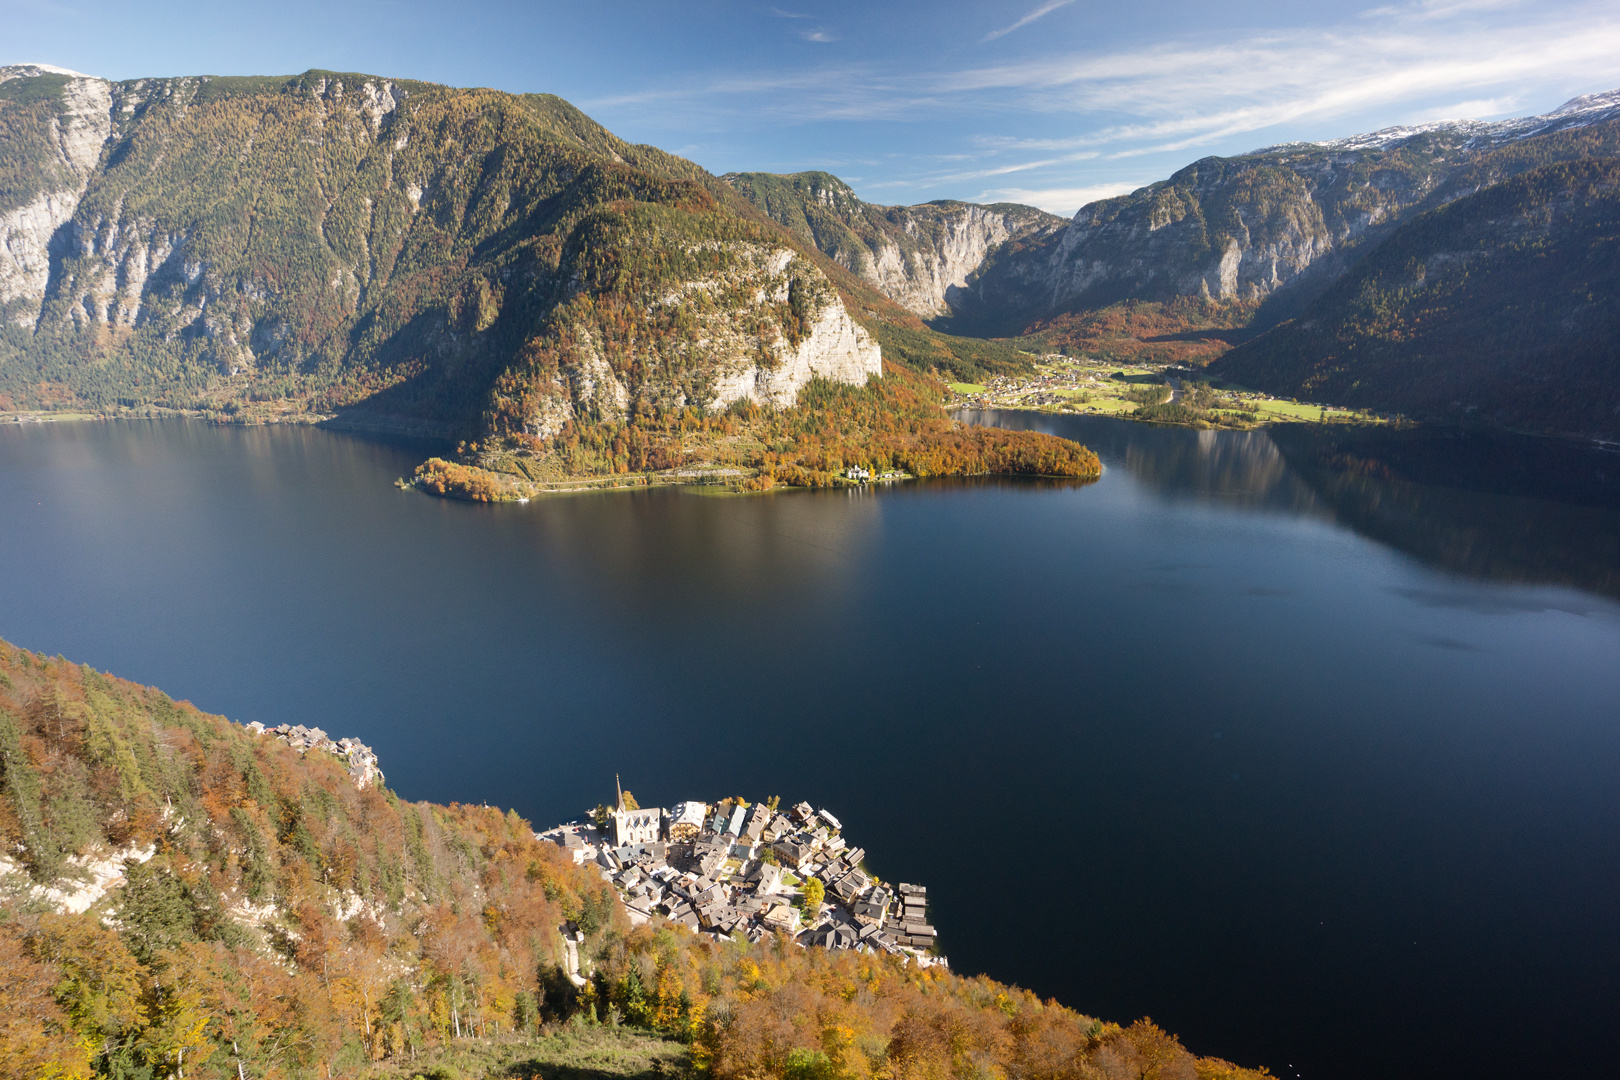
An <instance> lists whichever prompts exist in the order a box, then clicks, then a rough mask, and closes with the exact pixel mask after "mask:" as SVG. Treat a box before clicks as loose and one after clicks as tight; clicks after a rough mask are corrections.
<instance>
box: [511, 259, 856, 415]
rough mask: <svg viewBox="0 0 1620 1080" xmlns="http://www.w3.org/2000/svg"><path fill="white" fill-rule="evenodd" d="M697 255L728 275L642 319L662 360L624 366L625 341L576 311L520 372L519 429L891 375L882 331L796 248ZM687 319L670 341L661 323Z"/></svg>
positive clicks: (671, 297) (778, 401)
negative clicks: (551, 348)
mask: <svg viewBox="0 0 1620 1080" xmlns="http://www.w3.org/2000/svg"><path fill="white" fill-rule="evenodd" d="M690 254H692V255H695V256H701V255H710V256H713V257H714V259H713V263H712V265H714V266H715V267H716V271H715V272H714V273H712V274H710V275H708V276H706V277H702V278H690V279H686V280H677V281H674V282H672V283H671V284H670V285H669V287H668V288H667V289H666V290H665V291H664V293H663V294H662V295H661V296H659V297H658V298H657V299H656V300H655V301H654V302H653V303H652V304H650V305H648V307H647V308H646V309H644V310H638V311H636V312H634V313H632V314H631V317H632V318H636V319H638V321H639V322H640V326H639V327H638V329H640V330H641V334H640V335H639V336H640V337H641V340H642V342H643V345H642V349H643V350H644V352H645V354H646V356H647V357H648V358H649V359H651V360H652V361H653V362H652V363H650V364H646V363H644V364H640V365H637V364H634V363H631V364H626V363H625V362H624V361H625V359H626V358H625V355H624V351H623V349H622V345H621V344H620V342H622V337H620V336H619V335H615V334H614V333H613V332H612V331H611V330H609V329H607V328H605V327H604V325H603V320H602V319H600V318H593V317H592V316H594V315H596V311H595V305H591V306H590V307H589V308H587V307H585V306H584V305H577V304H570V305H567V306H565V307H564V308H563V309H562V310H563V312H564V313H565V314H564V315H563V316H562V317H561V319H560V325H559V327H558V328H557V331H556V336H557V337H558V338H559V339H560V340H561V342H562V343H563V347H562V348H561V349H559V350H558V351H557V352H556V353H555V355H554V356H552V357H550V358H549V359H550V361H551V362H550V363H546V362H541V363H536V364H529V365H526V366H520V367H516V368H514V369H513V370H512V371H510V372H509V373H508V375H507V376H506V377H505V382H506V383H508V384H509V385H511V386H513V387H514V388H515V390H516V398H514V406H513V408H514V411H513V412H512V413H509V415H508V419H509V422H511V426H513V427H515V428H516V429H518V430H520V431H522V432H523V433H525V434H528V435H532V436H535V437H538V438H541V439H549V438H551V437H552V436H554V435H556V434H557V433H558V432H559V431H561V430H562V429H563V427H564V426H565V425H567V424H569V423H570V422H575V421H585V422H596V421H599V420H608V421H612V422H614V423H623V422H624V421H625V420H626V419H627V418H628V416H629V414H630V411H631V409H632V408H633V407H636V406H638V405H645V406H647V407H649V408H653V409H662V408H671V409H683V408H686V407H688V406H690V405H697V406H699V407H701V408H704V409H707V410H710V411H714V410H719V409H723V408H725V407H726V406H728V405H731V404H732V403H733V402H737V401H743V400H747V401H753V402H755V403H757V404H762V405H773V406H789V405H792V404H793V403H794V402H795V401H796V400H797V399H798V396H799V391H800V390H801V389H802V388H803V387H804V386H805V384H807V383H808V382H809V381H810V380H811V379H813V378H817V377H820V378H823V379H828V380H831V381H834V382H842V383H847V384H851V385H861V384H864V383H865V382H866V380H867V379H869V378H871V377H872V376H875V375H881V374H882V373H883V360H882V352H881V350H880V349H879V347H878V345H877V344H876V343H875V342H874V341H873V340H872V338H871V335H870V334H868V333H867V332H866V330H865V329H864V328H863V327H861V326H860V325H859V324H858V323H856V322H855V320H854V319H852V318H850V316H849V312H848V311H847V310H845V308H844V305H843V302H842V301H841V300H840V299H839V298H838V294H837V293H836V292H835V291H834V290H833V289H832V287H831V285H830V284H829V283H828V282H827V279H826V277H825V276H823V275H822V274H821V273H820V272H819V271H818V270H816V268H815V267H814V266H812V265H811V264H810V263H809V262H808V261H807V260H805V259H804V258H802V257H800V256H798V255H796V254H795V253H794V252H793V251H791V250H789V249H786V248H783V247H779V246H776V245H773V244H770V243H768V242H757V241H756V242H750V241H732V242H730V243H726V244H722V245H705V246H703V247H701V248H700V249H698V250H695V251H693V252H690ZM722 296H723V297H724V298H725V302H723V303H717V302H716V300H717V299H718V298H720V297H722ZM616 321H617V320H615V322H616ZM677 323H678V324H680V329H679V332H678V333H674V334H665V335H662V336H660V335H658V333H657V330H658V328H659V327H661V326H666V325H670V324H677ZM616 337H617V338H619V341H615V340H614V339H615V338H616ZM516 400H521V401H522V402H523V404H522V405H517V404H515V402H516Z"/></svg>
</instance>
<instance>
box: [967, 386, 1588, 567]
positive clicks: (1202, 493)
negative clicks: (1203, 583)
mask: <svg viewBox="0 0 1620 1080" xmlns="http://www.w3.org/2000/svg"><path fill="white" fill-rule="evenodd" d="M963 419H965V420H968V421H969V422H971V423H979V424H990V425H995V426H999V427H1014V428H1025V429H1030V430H1036V431H1046V432H1050V433H1051V434H1054V435H1061V436H1064V437H1066V438H1071V439H1076V440H1078V441H1080V442H1083V443H1085V444H1086V445H1087V446H1089V447H1091V449H1092V450H1094V451H1096V452H1097V454H1098V455H1099V456H1100V457H1101V458H1102V459H1103V462H1104V464H1105V465H1106V466H1108V467H1110V468H1118V469H1123V470H1124V471H1125V472H1126V473H1128V474H1129V475H1130V476H1131V478H1132V479H1134V480H1135V481H1136V482H1138V483H1140V484H1142V485H1144V486H1145V487H1147V488H1149V489H1151V490H1153V491H1155V492H1157V493H1159V494H1161V495H1163V496H1166V497H1173V498H1196V499H1201V500H1208V501H1212V502H1221V503H1224V504H1233V503H1236V504H1238V505H1246V506H1250V507H1254V508H1272V509H1276V510H1280V511H1286V512H1289V513H1294V514H1309V515H1315V516H1320V517H1323V518H1325V519H1328V520H1331V521H1334V522H1337V523H1339V524H1342V525H1345V526H1347V527H1349V528H1351V529H1354V530H1355V531H1356V532H1358V533H1360V534H1361V535H1363V536H1366V537H1368V538H1370V539H1373V540H1376V541H1378V542H1379V543H1382V544H1387V545H1388V546H1390V547H1392V548H1395V549H1396V550H1398V551H1401V552H1404V553H1405V554H1407V555H1410V556H1413V557H1414V558H1417V559H1419V560H1421V561H1423V562H1425V563H1427V564H1429V565H1431V566H1435V567H1438V568H1440V569H1443V570H1446V571H1448V572H1450V573H1455V574H1461V575H1465V576H1468V577H1471V578H1476V579H1480V580H1485V581H1496V582H1511V583H1522V584H1548V585H1567V586H1571V587H1574V588H1578V589H1584V590H1587V591H1589V592H1594V593H1598V594H1601V595H1604V596H1620V453H1616V452H1614V451H1611V450H1607V449H1604V448H1601V447H1596V446H1591V445H1587V444H1578V443H1571V442H1567V441H1562V440H1555V439H1539V438H1532V437H1529V436H1522V435H1509V434H1501V433H1488V432H1479V431H1458V430H1445V429H1430V428H1419V429H1415V430H1414V429H1407V430H1404V431H1392V430H1387V429H1380V428H1347V427H1334V426H1327V427H1321V426H1318V425H1314V424H1289V425H1279V426H1276V427H1272V428H1268V429H1264V430H1261V431H1250V432H1237V431H1193V430H1191V429H1188V428H1176V427H1160V426H1154V425H1148V424H1138V423H1134V422H1132V421H1129V420H1118V419H1114V418H1111V417H1070V416H1054V415H1048V414H1041V413H1026V412H998V411H983V412H972V413H964V414H963Z"/></svg>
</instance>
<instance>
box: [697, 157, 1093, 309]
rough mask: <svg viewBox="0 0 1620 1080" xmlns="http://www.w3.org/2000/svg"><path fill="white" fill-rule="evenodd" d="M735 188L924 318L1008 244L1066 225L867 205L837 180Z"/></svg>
mask: <svg viewBox="0 0 1620 1080" xmlns="http://www.w3.org/2000/svg"><path fill="white" fill-rule="evenodd" d="M720 179H722V180H724V181H725V182H726V183H728V184H730V185H731V186H732V187H733V188H735V189H736V190H737V191H738V192H739V193H741V194H742V195H743V196H745V197H746V198H747V199H749V201H751V202H752V203H754V205H756V206H758V207H759V208H760V209H761V210H763V211H765V213H766V214H768V215H769V216H770V217H771V219H772V220H774V221H776V222H778V223H779V224H781V225H783V226H785V227H786V228H787V229H788V230H789V231H791V232H792V233H793V234H794V235H795V236H798V237H799V238H800V239H802V240H804V241H805V243H807V244H810V245H813V246H815V247H816V248H818V249H820V250H821V251H822V252H824V253H825V254H827V255H829V256H831V257H832V258H833V259H835V260H836V261H837V262H838V263H839V264H840V265H842V266H844V267H845V268H847V269H849V270H851V271H853V272H855V273H856V274H859V275H860V276H861V277H863V278H865V279H866V280H867V281H869V282H871V283H872V284H873V285H874V286H876V287H877V288H878V289H879V290H881V291H882V292H883V294H884V295H885V296H887V297H889V299H891V300H893V301H894V302H895V303H897V304H899V305H900V306H901V307H903V308H905V309H906V310H907V311H910V312H913V313H914V314H916V315H919V316H922V317H924V318H937V317H939V316H943V315H949V314H950V313H951V309H952V305H953V302H955V300H956V298H957V296H958V295H959V294H960V293H961V292H962V290H963V289H965V288H966V287H967V284H968V281H969V279H970V278H971V277H972V276H973V274H974V273H975V272H976V271H977V270H978V268H979V267H980V265H981V264H983V263H984V261H985V260H986V258H988V257H989V256H990V254H991V253H992V252H993V251H995V250H996V249H997V248H999V247H1000V246H1001V245H1003V244H1005V243H1007V242H1008V241H1020V240H1023V239H1024V238H1026V237H1031V236H1045V235H1048V234H1051V233H1054V232H1055V231H1057V230H1058V229H1061V228H1062V227H1063V225H1064V221H1063V219H1062V218H1060V217H1058V216H1056V215H1054V214H1048V213H1047V212H1046V211H1044V210H1037V209H1036V208H1034V207H1033V206H1022V205H1019V204H1017V203H993V204H991V205H988V206H980V205H976V204H974V203H964V202H955V201H953V200H948V199H942V200H939V201H937V202H931V203H924V204H922V205H921V206H875V205H873V204H871V203H866V202H862V201H861V200H860V199H859V198H857V197H856V195H855V192H854V191H853V190H851V189H850V187H849V185H847V184H845V183H844V182H843V181H842V180H840V179H838V178H837V177H836V176H833V175H832V174H830V173H825V172H801V173H790V174H787V175H778V174H775V173H727V174H726V175H724V176H722V177H721V178H720Z"/></svg>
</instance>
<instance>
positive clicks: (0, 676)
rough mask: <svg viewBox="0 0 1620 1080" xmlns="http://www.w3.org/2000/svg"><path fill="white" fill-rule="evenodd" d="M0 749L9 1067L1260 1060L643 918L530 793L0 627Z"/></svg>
mask: <svg viewBox="0 0 1620 1080" xmlns="http://www.w3.org/2000/svg"><path fill="white" fill-rule="evenodd" d="M0 766H3V772H0V842H3V843H4V847H5V860H4V863H3V864H0V865H3V867H4V870H5V871H6V872H5V874H4V876H3V877H0V887H3V889H4V890H5V900H4V903H3V904H0V1075H4V1076H8V1077H10V1076H16V1077H24V1076H27V1077H41V1078H51V1080H68V1078H89V1077H107V1078H130V1080H133V1078H143V1080H144V1078H155V1077H177V1078H178V1077H180V1076H185V1077H190V1078H194V1080H227V1078H232V1077H234V1078H237V1080H242V1078H246V1077H252V1078H256V1080H258V1078H265V1080H269V1078H288V1080H294V1078H298V1080H303V1078H308V1080H315V1078H322V1080H324V1078H327V1077H377V1078H382V1077H408V1076H436V1077H452V1076H457V1075H463V1071H462V1070H463V1067H464V1066H466V1063H467V1062H469V1061H471V1062H475V1063H476V1062H483V1063H485V1065H484V1067H483V1069H482V1071H477V1075H502V1076H521V1075H540V1074H541V1073H545V1072H546V1069H547V1068H550V1067H551V1066H548V1065H547V1064H546V1062H547V1061H549V1060H551V1059H550V1058H548V1057H547V1055H548V1054H554V1053H555V1052H556V1048H557V1047H559V1046H575V1045H578V1044H580V1042H581V1040H584V1043H585V1044H587V1045H590V1044H591V1040H592V1039H593V1038H595V1039H596V1040H597V1042H598V1043H600V1042H601V1040H603V1039H607V1040H609V1045H619V1046H623V1045H625V1040H632V1041H635V1042H636V1044H637V1045H639V1046H641V1047H642V1049H641V1051H640V1053H641V1055H642V1058H641V1060H642V1061H643V1063H644V1064H645V1067H646V1069H647V1070H649V1071H648V1075H653V1074H655V1073H656V1074H658V1075H684V1076H690V1077H692V1078H705V1077H712V1078H715V1080H766V1078H781V1080H810V1078H815V1080H880V1078H881V1080H925V1078H927V1080H945V1078H958V1080H981V1078H985V1077H1004V1078H1007V1080H1070V1078H1073V1080H1080V1078H1088V1080H1089V1078H1098V1080H1104V1078H1106V1080H1124V1078H1126V1077H1130V1078H1142V1077H1152V1078H1160V1080H1169V1078H1172V1077H1174V1078H1182V1080H1218V1078H1230V1080H1257V1078H1259V1077H1261V1076H1264V1075H1267V1074H1266V1073H1265V1071H1264V1070H1259V1071H1251V1070H1246V1069H1241V1068H1239V1067H1237V1066H1234V1065H1232V1064H1230V1063H1228V1062H1225V1061H1220V1060H1217V1059H1212V1058H1196V1057H1194V1056H1193V1055H1192V1054H1190V1053H1189V1052H1188V1051H1186V1050H1185V1049H1183V1048H1182V1047H1181V1045H1180V1044H1179V1043H1178V1042H1177V1040H1176V1039H1175V1038H1174V1036H1172V1035H1170V1034H1168V1033H1166V1032H1164V1031H1163V1030H1161V1029H1160V1028H1158V1027H1157V1026H1156V1025H1154V1024H1153V1023H1152V1022H1151V1021H1148V1020H1145V1019H1144V1020H1139V1021H1137V1022H1135V1023H1133V1024H1130V1025H1128V1026H1120V1025H1119V1024H1115V1023H1110V1022H1105V1021H1101V1020H1097V1019H1094V1018H1092V1017H1089V1016H1086V1015H1084V1014H1082V1013H1079V1012H1076V1011H1074V1010H1073V1009H1071V1008H1069V1007H1066V1006H1064V1005H1060V1004H1059V1003H1057V1002H1055V1001H1042V1000H1040V999H1039V998H1038V997H1036V996H1035V995H1034V994H1031V993H1029V992H1028V991H1025V990H1020V989H1018V988H1016V987H1010V986H1006V985H1002V984H999V983H997V982H995V981H993V980H991V979H989V978H986V977H983V976H963V975H956V974H952V973H949V972H947V971H945V970H944V969H942V968H938V967H935V968H929V969H918V968H917V967H915V966H914V965H913V966H907V964H906V963H905V962H904V961H902V960H900V959H897V958H894V957H889V956H879V955H866V954H856V953H852V952H829V951H826V950H821V949H805V948H801V947H799V946H798V945H795V944H793V943H791V942H790V941H787V940H784V939H780V938H775V939H766V940H764V941H762V942H760V943H759V944H758V945H753V946H750V945H748V944H747V943H746V942H737V943H729V944H728V943H716V942H715V941H713V940H711V939H706V938H700V937H698V936H697V935H695V934H693V933H692V932H690V931H688V930H686V928H685V927H683V926H680V925H678V924H673V925H664V924H662V923H661V922H657V921H655V922H654V923H652V924H648V925H643V926H639V927H635V928H632V927H631V926H630V924H629V923H628V921H627V919H626V915H625V913H624V910H623V908H622V907H620V906H619V904H618V902H617V900H616V898H615V894H614V892H613V889H612V887H611V886H609V885H607V884H604V883H603V882H602V881H601V880H600V879H599V878H598V877H597V876H596V874H595V873H594V871H593V870H591V869H588V868H586V867H581V866H576V865H574V864H573V863H572V861H570V859H569V858H568V857H567V856H566V855H565V854H563V852H562V850H561V849H560V848H557V847H555V846H553V845H551V844H549V843H541V842H539V841H537V840H536V839H535V837H534V833H533V831H532V829H531V827H530V824H529V823H528V822H526V821H523V820H522V819H520V818H519V817H518V816H517V815H516V814H515V813H512V812H503V811H501V810H499V809H494V808H490V807H484V806H473V805H461V804H452V805H450V806H437V805H432V804H428V803H412V802H409V801H407V800H405V799H402V798H401V797H400V796H399V795H397V794H396V793H394V792H392V791H390V790H388V789H387V788H386V786H383V785H382V784H381V783H376V784H372V785H371V786H367V787H363V788H362V787H357V786H356V783H355V781H354V780H353V779H352V778H351V776H350V774H349V773H348V771H347V770H346V769H345V768H344V767H343V765H342V764H341V763H340V762H339V761H338V760H337V759H336V758H334V757H329V756H327V755H325V754H323V753H322V752H320V751H318V750H311V751H309V752H308V756H303V757H301V756H300V755H299V753H298V752H297V751H296V750H294V749H292V748H291V747H290V746H289V745H288V744H287V743H285V742H283V741H281V740H279V739H277V738H275V737H273V736H271V735H265V734H258V733H255V732H254V731H253V730H251V729H249V728H246V727H243V726H241V725H239V724H234V723H231V722H230V721H228V720H226V719H225V718H223V717H219V716H211V715H208V714H205V713H203V712H201V711H199V710H198V709H196V708H194V707H193V706H191V705H190V704H189V703H187V702H184V701H179V702H177V701H175V700H173V699H171V698H170V697H168V696H167V695H165V694H163V693H162V692H161V691H158V690H156V689H153V688H150V687H144V686H139V685H137V684H134V683H130V682H126V681H124V680H122V679H118V678H116V677H113V676H111V675H106V674H102V673H99V672H96V671H94V670H92V669H90V668H89V667H86V666H84V665H80V664H75V663H72V662H70V661H67V660H65V659H63V658H61V657H55V658H53V657H48V656H43V655H38V654H34V653H30V652H28V651H26V650H23V649H19V648H16V647H14V646H11V645H8V644H4V643H0ZM108 863H110V864H111V865H112V866H114V867H115V868H116V872H115V873H114V874H113V876H112V879H111V880H110V881H109V882H103V885H105V886H106V887H105V888H97V887H96V886H95V884H94V882H93V881H91V880H89V879H90V877H91V872H92V871H93V869H94V867H96V866H97V865H101V864H108ZM47 890H55V891H47ZM86 904H88V906H85V905H86ZM565 926H566V927H571V928H574V929H577V930H578V931H579V932H580V933H581V934H582V935H583V942H582V943H581V944H580V945H579V946H578V953H579V957H580V969H581V970H582V971H583V972H584V973H585V975H586V977H585V978H584V979H583V980H582V982H583V985H576V983H575V982H574V981H573V980H571V979H570V978H569V977H568V972H567V970H566V967H565V965H566V964H567V963H568V956H567V949H566V947H565V944H564V939H563V935H562V931H563V929H564V927H565ZM588 1031H603V1032H604V1033H605V1034H603V1035H602V1036H589V1035H588ZM570 1033H572V1034H570ZM614 1038H616V1039H618V1040H619V1041H618V1042H617V1043H612V1042H611V1040H612V1039H614ZM648 1047H651V1049H650V1050H649V1049H647V1048H648ZM548 1048H551V1049H548ZM660 1048H665V1049H660ZM457 1061H459V1062H462V1063H463V1065H462V1066H457V1065H455V1064H454V1062H457ZM490 1063H495V1064H493V1065H491V1064H490ZM546 1074H547V1075H553V1073H546ZM631 1074H634V1069H632V1070H631ZM567 1075H572V1076H590V1075H608V1073H604V1072H601V1071H597V1072H585V1073H580V1072H577V1071H576V1072H573V1073H568V1074H567Z"/></svg>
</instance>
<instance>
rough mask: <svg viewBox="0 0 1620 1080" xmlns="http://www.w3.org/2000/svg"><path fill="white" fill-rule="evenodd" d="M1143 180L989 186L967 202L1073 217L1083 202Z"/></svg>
mask: <svg viewBox="0 0 1620 1080" xmlns="http://www.w3.org/2000/svg"><path fill="white" fill-rule="evenodd" d="M1142 186H1144V185H1143V184H1134V183H1115V184H1090V185H1088V186H1085V187H1055V188H1033V189H1032V188H989V189H987V190H985V191H981V192H980V193H979V194H977V195H975V196H973V198H971V199H970V200H968V201H969V202H1016V203H1024V204H1025V205H1027V206H1038V207H1040V208H1041V209H1042V210H1045V211H1046V212H1047V213H1049V214H1061V215H1063V216H1064V217H1073V216H1074V214H1075V212H1076V211H1078V210H1079V209H1080V208H1081V207H1082V206H1085V205H1086V204H1087V203H1094V202H1097V201H1098V200H1099V199H1112V198H1113V197H1114V196H1115V195H1128V194H1130V193H1131V192H1133V191H1135V190H1136V189H1137V188H1139V187H1142Z"/></svg>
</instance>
